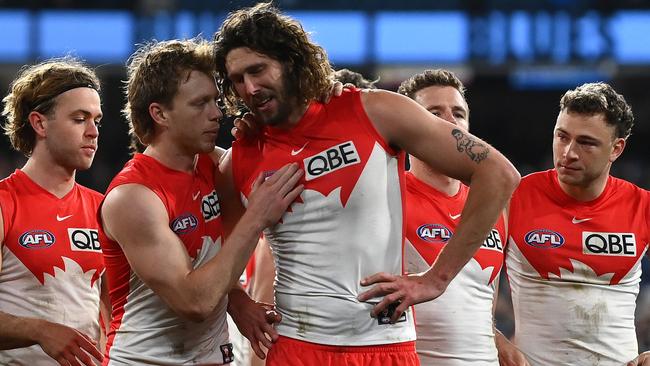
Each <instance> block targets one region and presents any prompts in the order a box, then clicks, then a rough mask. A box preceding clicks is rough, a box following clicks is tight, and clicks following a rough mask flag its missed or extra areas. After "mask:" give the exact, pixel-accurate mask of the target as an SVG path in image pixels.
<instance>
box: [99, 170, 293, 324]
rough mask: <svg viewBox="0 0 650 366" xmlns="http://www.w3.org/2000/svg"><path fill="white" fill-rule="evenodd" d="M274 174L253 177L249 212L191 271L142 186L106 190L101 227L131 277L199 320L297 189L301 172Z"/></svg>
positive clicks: (222, 293)
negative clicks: (119, 250) (210, 255)
mask: <svg viewBox="0 0 650 366" xmlns="http://www.w3.org/2000/svg"><path fill="white" fill-rule="evenodd" d="M277 173H278V174H274V175H273V176H272V177H271V178H269V179H267V180H266V181H265V182H262V180H261V177H260V178H258V180H257V183H256V186H255V188H256V189H255V190H254V192H253V194H252V195H251V205H250V208H249V210H248V211H247V212H246V213H245V214H244V215H243V216H242V219H241V220H240V221H239V222H238V223H237V224H236V225H235V227H234V228H233V231H232V233H231V235H230V237H229V238H227V239H226V243H225V244H224V245H223V246H222V248H221V250H220V251H219V253H217V255H216V256H215V257H214V258H212V259H211V260H209V261H208V262H206V263H205V264H204V265H202V266H200V267H198V268H196V269H194V268H192V264H191V262H190V258H189V256H188V254H187V251H186V250H185V247H184V246H183V244H182V242H181V240H180V239H179V237H178V236H177V235H176V234H175V233H174V232H173V231H172V230H171V229H170V227H169V218H168V217H167V212H166V210H165V207H164V205H163V203H162V202H161V201H160V199H159V198H158V197H157V196H156V195H155V194H154V193H153V192H152V191H151V190H149V189H147V188H145V187H144V186H142V185H138V184H127V185H123V186H119V187H117V188H115V189H114V190H112V191H111V192H109V194H108V195H107V196H106V199H105V201H104V205H103V206H102V211H101V215H102V218H103V222H104V229H105V231H106V233H107V234H108V235H109V237H112V238H113V239H115V240H116V241H117V242H118V243H119V244H120V246H121V247H122V249H123V250H124V253H125V255H126V257H127V259H128V261H129V264H130V265H131V267H132V268H133V270H134V271H135V273H136V274H137V275H138V276H139V277H140V278H141V279H142V281H144V283H145V284H146V285H147V286H149V287H150V288H151V289H152V290H153V291H154V292H155V293H156V294H157V295H158V296H160V297H161V298H162V299H163V300H164V301H165V302H166V303H167V304H168V305H169V307H170V308H171V309H172V310H173V311H174V312H176V313H177V314H179V315H180V316H183V317H186V318H189V319H192V320H195V321H201V320H203V319H205V318H206V317H207V316H208V315H209V314H211V313H212V311H213V309H214V308H215V307H216V306H217V304H218V303H219V302H220V301H221V299H222V298H223V297H224V296H225V294H227V293H228V292H229V291H230V289H231V288H232V284H233V282H234V281H235V279H236V278H238V276H239V274H240V273H241V271H242V270H243V268H244V266H245V265H246V262H247V260H248V257H249V256H250V254H251V252H252V251H253V249H254V247H255V244H256V243H257V238H258V237H259V233H260V232H261V230H262V229H263V228H264V227H266V226H270V225H273V224H274V223H275V222H276V221H277V220H278V219H279V218H280V216H281V215H282V213H284V211H285V210H286V207H287V206H288V205H289V203H291V202H293V200H294V199H295V197H296V196H297V195H298V194H299V192H300V191H301V190H302V186H297V187H295V185H296V183H297V181H298V180H299V178H300V176H301V174H302V172H301V171H300V170H298V168H297V165H296V164H292V165H287V166H285V167H284V168H283V169H281V170H279V171H278V172H277ZM294 187H295V188H294ZM159 268H165V270H164V271H160V270H159Z"/></svg>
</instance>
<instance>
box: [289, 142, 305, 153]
mask: <svg viewBox="0 0 650 366" xmlns="http://www.w3.org/2000/svg"><path fill="white" fill-rule="evenodd" d="M308 143H309V141H307V142H305V144H304V145H302V147H301V148H300V149H298V150H294V149H291V156H296V155H298V154H300V153H301V152H302V150H304V149H305V146H307V144H308Z"/></svg>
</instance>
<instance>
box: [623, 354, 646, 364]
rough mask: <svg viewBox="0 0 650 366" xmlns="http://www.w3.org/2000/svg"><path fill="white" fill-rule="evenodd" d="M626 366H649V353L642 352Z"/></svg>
mask: <svg viewBox="0 0 650 366" xmlns="http://www.w3.org/2000/svg"><path fill="white" fill-rule="evenodd" d="M626 366H650V351H647V352H643V353H642V354H640V355H639V357H637V358H635V359H634V360H632V361H630V362H628V363H627V364H626Z"/></svg>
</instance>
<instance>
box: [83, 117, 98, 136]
mask: <svg viewBox="0 0 650 366" xmlns="http://www.w3.org/2000/svg"><path fill="white" fill-rule="evenodd" d="M86 136H88V137H91V138H97V137H98V136H99V127H98V126H97V124H96V123H95V121H94V120H92V119H91V120H89V121H88V122H87V123H86Z"/></svg>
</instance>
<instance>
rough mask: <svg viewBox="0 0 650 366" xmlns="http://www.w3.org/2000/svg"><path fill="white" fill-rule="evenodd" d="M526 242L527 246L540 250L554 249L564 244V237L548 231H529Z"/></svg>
mask: <svg viewBox="0 0 650 366" xmlns="http://www.w3.org/2000/svg"><path fill="white" fill-rule="evenodd" d="M524 240H525V241H526V244H528V245H531V246H534V247H535V248H540V249H553V248H557V247H560V246H562V244H564V237H563V236H562V235H560V233H557V232H555V231H553V230H548V229H537V230H533V231H529V232H528V234H526V236H525V237H524Z"/></svg>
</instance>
